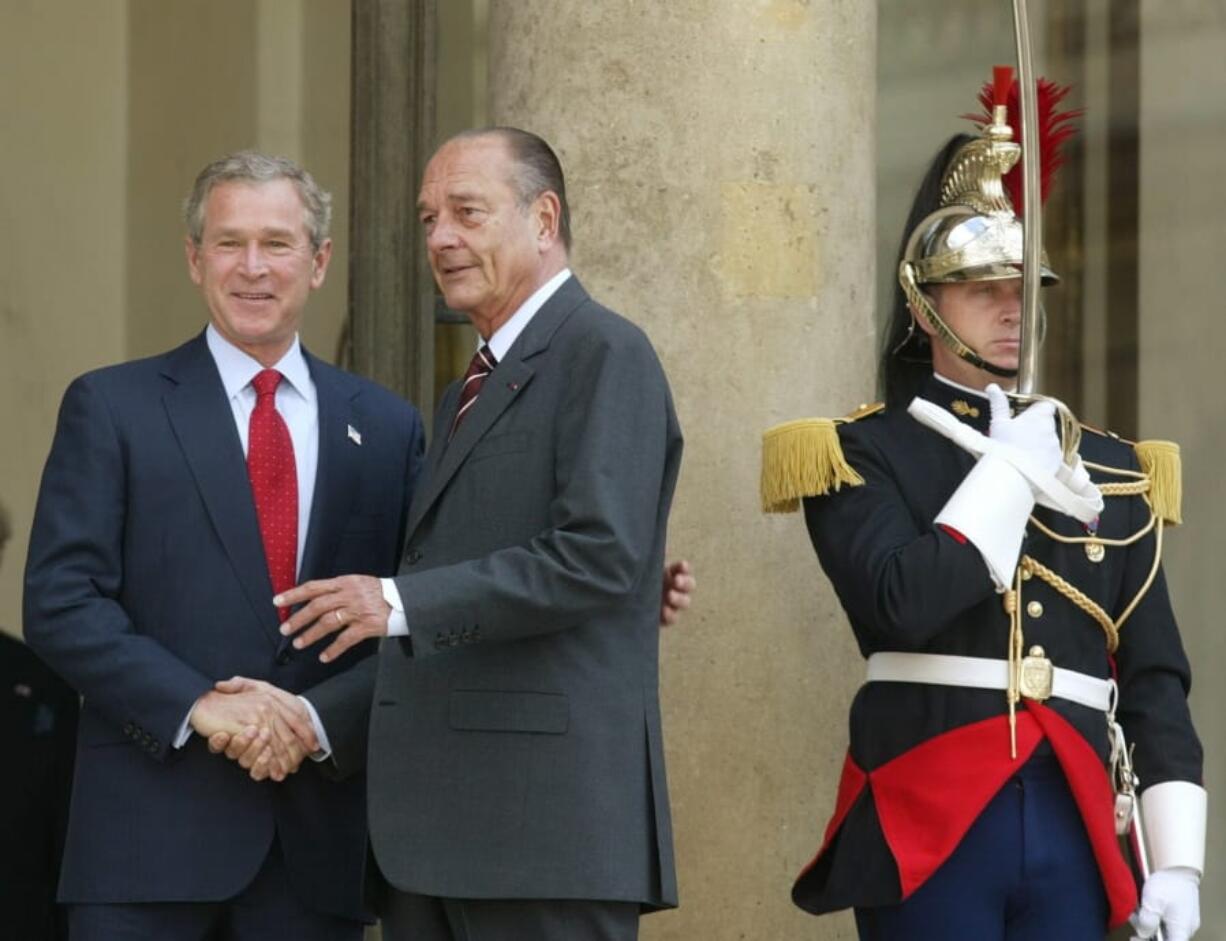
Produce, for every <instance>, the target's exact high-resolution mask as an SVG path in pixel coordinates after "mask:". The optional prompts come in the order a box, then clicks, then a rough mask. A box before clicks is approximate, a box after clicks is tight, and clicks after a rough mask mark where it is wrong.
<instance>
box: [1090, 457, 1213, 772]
mask: <svg viewBox="0 0 1226 941" xmlns="http://www.w3.org/2000/svg"><path fill="white" fill-rule="evenodd" d="M1134 469H1136V468H1135V465H1134ZM1128 499H1129V503H1130V505H1131V522H1130V529H1131V530H1132V531H1134V532H1135V531H1136V530H1138V529H1140V528H1141V527H1142V526H1144V525H1145V524H1146V522H1147V521H1148V519H1149V509H1148V507H1147V506H1146V504H1145V502H1144V501H1143V500H1142V499H1141V498H1140V497H1130V498H1128ZM1108 551H1111V550H1108ZM1124 551H1125V552H1126V553H1127V562H1126V564H1125V569H1124V578H1123V583H1122V586H1121V590H1120V595H1119V599H1118V601H1117V603H1116V605H1115V608H1114V609H1113V610H1111V612H1110V613H1111V616H1112V617H1114V618H1118V617H1119V616H1120V615H1121V614H1122V613H1123V610H1124V608H1125V606H1126V605H1128V604H1129V603H1130V602H1131V601H1132V599H1133V598H1135V597H1136V594H1137V592H1138V591H1139V590H1140V589H1141V587H1142V586H1143V585H1144V584H1145V581H1146V579H1147V578H1148V577H1149V574H1150V571H1151V569H1152V568H1153V562H1154V553H1155V552H1156V551H1157V542H1156V539H1155V535H1154V534H1153V533H1150V534H1149V535H1147V536H1145V537H1144V538H1143V539H1141V540H1140V541H1139V542H1137V543H1135V544H1134V545H1132V546H1130V547H1129V548H1127V549H1126V550H1124ZM1115 663H1116V669H1117V671H1118V677H1119V686H1120V702H1119V707H1118V710H1117V716H1118V718H1119V722H1120V725H1121V726H1123V728H1124V732H1125V734H1126V735H1127V737H1128V740H1129V742H1132V743H1134V744H1135V746H1136V747H1135V750H1134V753H1133V767H1134V769H1135V770H1136V773H1137V777H1138V778H1139V779H1140V782H1141V787H1142V788H1143V789H1144V788H1147V787H1150V786H1151V785H1154V784H1160V783H1162V782H1164V781H1191V782H1193V783H1195V784H1203V781H1202V776H1203V771H1202V765H1203V759H1204V756H1203V751H1202V748H1201V744H1200V740H1199V739H1198V738H1197V736H1196V731H1195V729H1194V728H1193V725H1192V716H1191V712H1190V711H1189V709H1188V698H1187V697H1188V692H1189V691H1190V689H1191V685H1192V679H1191V668H1190V667H1189V665H1188V658H1187V655H1186V654H1185V653H1184V649H1183V643H1182V641H1181V639H1180V636H1179V628H1178V626H1177V625H1176V622H1175V613H1174V611H1173V610H1172V608H1171V599H1170V595H1169V593H1168V592H1167V587H1166V576H1165V574H1164V573H1163V571H1162V569H1161V568H1159V569H1158V573H1157V576H1156V577H1155V579H1154V583H1153V584H1152V585H1151V586H1150V588H1149V591H1148V592H1146V594H1145V596H1144V597H1143V598H1142V599H1141V603H1140V604H1138V605H1137V607H1136V610H1134V611H1133V613H1132V614H1131V615H1130V616H1129V618H1128V620H1127V621H1125V622H1124V624H1123V626H1122V627H1121V628H1120V645H1119V648H1118V649H1117V650H1116V654H1115Z"/></svg>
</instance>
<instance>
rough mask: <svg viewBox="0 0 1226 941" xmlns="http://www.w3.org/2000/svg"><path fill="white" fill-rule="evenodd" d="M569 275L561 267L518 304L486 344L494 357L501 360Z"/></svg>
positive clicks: (567, 269) (565, 269) (568, 269)
mask: <svg viewBox="0 0 1226 941" xmlns="http://www.w3.org/2000/svg"><path fill="white" fill-rule="evenodd" d="M569 277H570V268H563V269H562V270H561V271H559V272H558V273H557V274H555V275H554V276H553V277H552V278H550V279H549V280H548V281H546V282H545V283H544V284H542V285H541V286H540V287H539V288H537V289H536V290H535V291H533V292H532V296H531V297H529V298H528V299H527V300H526V301H524V302H523V303H522V304H520V305H519V310H517V311H516V312H515V313H513V314H512V315H511V319H510V320H508V321H507V322H506V323H504V324H503V325H502V326H501V327H499V328H498V329H497V330H495V331H494V335H493V336H492V337H490V338H489V340H488V345H489V348H490V352H491V353H493V354H494V358H495V359H496V360H498V361H499V362H502V358H503V357H504V356H506V355H507V351H508V350H509V349H511V345H512V344H513V343H514V342H515V341H516V340H517V339H519V335H520V334H521V333H523V332H524V327H526V326H528V322H529V321H530V320H531V319H532V318H533V317H535V316H536V312H537V311H538V310H540V309H541V308H542V307H543V306H545V302H546V301H547V300H549V298H551V297H553V294H554V292H555V291H556V290H557V289H558V288H560V287H561V286H562V284H563V283H564V282H565V281H566V279H567V278H569Z"/></svg>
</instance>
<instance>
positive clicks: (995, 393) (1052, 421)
mask: <svg viewBox="0 0 1226 941" xmlns="http://www.w3.org/2000/svg"><path fill="white" fill-rule="evenodd" d="M983 391H984V392H985V393H986V394H987V397H988V404H989V405H990V406H991V408H992V423H991V425H990V426H989V429H988V433H989V435H990V436H991V438H992V440H993V441H1000V442H1001V443H1003V444H1008V445H1011V446H1013V447H1015V448H1017V449H1018V450H1019V451H1021V452H1022V453H1023V454H1025V455H1026V456H1027V457H1029V458H1030V460H1031V461H1033V462H1034V464H1035V467H1036V468H1037V469H1038V470H1040V471H1041V472H1042V473H1044V474H1055V473H1056V471H1058V470H1059V469H1060V465H1061V464H1063V463H1064V452H1063V451H1062V450H1061V449H1060V436H1059V435H1057V434H1056V407H1055V406H1054V405H1053V404H1052V403H1051V402H1036V403H1035V404H1034V405H1031V406H1030V407H1029V408H1027V409H1026V410H1025V411H1024V412H1020V413H1019V414H1018V415H1017V416H1016V417H1014V416H1013V415H1012V414H1011V413H1010V410H1009V399H1008V397H1007V396H1006V395H1005V393H1004V391H1003V390H1002V389H1001V388H1000V386H998V385H997V384H996V383H992V384H991V385H989V386H988V387H987V388H986V389H984V390H983Z"/></svg>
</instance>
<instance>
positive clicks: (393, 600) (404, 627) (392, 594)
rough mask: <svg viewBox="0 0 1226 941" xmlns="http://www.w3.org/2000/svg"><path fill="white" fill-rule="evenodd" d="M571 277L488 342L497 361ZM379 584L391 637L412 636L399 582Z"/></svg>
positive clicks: (522, 309)
mask: <svg viewBox="0 0 1226 941" xmlns="http://www.w3.org/2000/svg"><path fill="white" fill-rule="evenodd" d="M569 277H570V269H569V268H563V269H562V270H561V271H559V272H558V273H557V274H555V275H554V276H553V277H552V278H550V279H549V280H548V281H546V282H545V283H544V284H542V285H541V286H540V287H539V288H537V289H536V290H535V291H533V292H532V295H531V296H530V297H529V298H528V299H527V300H526V301H524V302H523V303H522V304H520V305H519V309H518V310H517V311H515V313H513V314H512V315H511V316H510V318H509V319H508V320H507V322H506V323H504V324H503V325H502V326H501V327H499V328H498V329H497V330H495V331H494V335H493V336H492V337H490V338H489V339H488V340H486V341H485V342H486V344H487V345H488V346H489V348H490V352H491V353H493V354H494V359H495V360H496V361H497V362H502V358H503V357H504V356H506V355H507V352H508V351H509V350H510V349H511V346H512V345H513V344H514V343H515V341H516V340H518V339H519V335H520V334H521V333H523V332H524V328H525V327H527V326H528V324H529V323H530V322H531V320H532V318H533V317H535V316H536V312H537V311H538V310H540V309H541V308H542V307H543V306H544V305H545V302H546V301H547V300H549V298H551V297H553V295H554V293H555V292H556V291H557V290H558V288H560V287H561V286H562V285H563V284H565V283H566V279H567V278H569ZM478 349H480V344H478ZM379 581H380V583H381V586H382V588H383V600H384V601H386V602H387V603H388V604H389V605H390V606H391V609H392V612H391V614H390V615H388V618H387V635H388V636H389V637H405V636H407V635H408V633H409V624H408V621H407V620H406V619H405V615H404V601H403V600H402V599H401V597H400V591H399V590H398V589H397V588H396V582H395V581H394V580H393V579H390V578H381V579H379Z"/></svg>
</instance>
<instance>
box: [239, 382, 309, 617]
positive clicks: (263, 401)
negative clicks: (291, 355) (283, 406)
mask: <svg viewBox="0 0 1226 941" xmlns="http://www.w3.org/2000/svg"><path fill="white" fill-rule="evenodd" d="M281 379H282V376H281V374H280V373H279V372H277V371H276V370H275V369H264V370H261V371H260V372H259V373H257V374H256V377H255V378H254V379H252V380H251V385H252V387H253V388H254V389H255V394H256V402H255V410H254V411H253V412H252V413H251V423H250V424H249V425H248V426H247V429H248V430H247V476H248V477H249V478H250V479H251V493H252V495H253V496H254V497H255V514H256V516H257V517H258V518H259V521H260V536H261V538H262V539H263V541H264V558H265V559H266V560H267V561H268V575H269V577H270V578H271V579H272V590H273V593H274V594H280V593H281V592H283V591H285V590H286V589H289V588H293V587H294V582H295V580H296V575H297V569H298V470H297V468H296V467H295V465H294V443H293V441H291V440H290V436H289V428H287V427H286V425H285V419H284V418H282V417H281V413H280V412H278V411H277V385H278V384H279V383H280V382H281ZM277 611H278V614H279V615H280V617H281V620H283V621H284V620H285V619H286V618H287V617H289V609H288V608H278V609H277Z"/></svg>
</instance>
